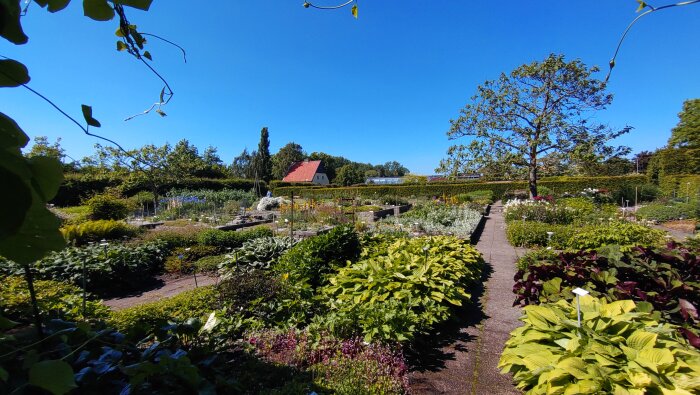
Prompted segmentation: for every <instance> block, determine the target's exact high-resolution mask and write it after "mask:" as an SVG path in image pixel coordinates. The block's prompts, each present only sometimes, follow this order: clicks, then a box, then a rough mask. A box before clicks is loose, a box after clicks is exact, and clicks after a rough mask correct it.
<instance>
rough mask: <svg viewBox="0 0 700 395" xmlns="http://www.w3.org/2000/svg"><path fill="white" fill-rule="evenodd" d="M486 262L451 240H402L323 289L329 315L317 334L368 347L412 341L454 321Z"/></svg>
mask: <svg viewBox="0 0 700 395" xmlns="http://www.w3.org/2000/svg"><path fill="white" fill-rule="evenodd" d="M483 266H484V261H483V259H482V257H481V254H480V253H479V252H478V251H477V250H476V249H475V248H474V247H472V246H471V245H470V244H469V242H468V241H465V240H461V239H458V238H456V237H450V236H435V237H421V238H414V239H398V240H397V241H395V242H394V243H393V244H391V245H390V246H389V247H388V251H387V253H386V254H385V255H379V256H374V257H372V258H368V259H363V260H360V261H359V262H357V263H355V264H352V265H350V266H348V267H344V268H341V269H339V271H338V274H336V275H334V276H331V277H330V279H329V283H330V284H329V285H327V286H325V287H324V288H323V289H322V294H323V295H324V296H325V297H326V298H327V300H328V313H327V314H326V315H325V316H322V317H318V318H317V319H316V321H315V323H314V325H315V327H316V328H321V329H322V330H328V328H331V330H332V331H334V332H335V334H338V335H340V336H342V337H345V336H352V335H362V336H364V338H365V341H371V340H380V341H389V342H395V341H399V342H401V341H407V340H411V339H412V338H413V337H414V336H415V335H416V334H418V333H427V332H428V331H429V330H430V329H432V328H433V327H434V326H435V325H436V324H438V323H440V322H443V321H445V320H447V319H448V318H450V317H451V316H452V314H453V310H454V309H455V308H456V307H458V306H462V304H463V302H468V301H469V300H470V298H471V295H470V294H469V287H470V286H472V285H473V284H475V283H477V282H479V280H480V278H481V273H482V270H483Z"/></svg>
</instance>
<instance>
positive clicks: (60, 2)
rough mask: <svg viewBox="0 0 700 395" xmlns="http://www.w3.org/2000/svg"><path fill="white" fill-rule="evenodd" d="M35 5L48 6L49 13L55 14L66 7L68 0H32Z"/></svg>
mask: <svg viewBox="0 0 700 395" xmlns="http://www.w3.org/2000/svg"><path fill="white" fill-rule="evenodd" d="M34 2H35V3H37V4H39V5H40V6H41V7H46V6H47V5H48V6H49V8H48V10H49V12H57V11H61V10H62V9H64V8H66V7H67V6H68V3H70V0H34Z"/></svg>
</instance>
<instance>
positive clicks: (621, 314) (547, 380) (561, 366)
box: [499, 296, 700, 395]
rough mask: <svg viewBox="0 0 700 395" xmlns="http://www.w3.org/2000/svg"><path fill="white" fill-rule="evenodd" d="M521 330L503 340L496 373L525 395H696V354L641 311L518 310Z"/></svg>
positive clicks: (588, 304)
mask: <svg viewBox="0 0 700 395" xmlns="http://www.w3.org/2000/svg"><path fill="white" fill-rule="evenodd" d="M524 312H525V315H524V316H523V317H522V318H521V320H522V321H523V324H524V325H523V326H521V327H520V328H518V329H516V330H514V331H513V332H512V333H511V336H510V339H509V340H508V341H507V342H506V346H505V349H504V350H503V354H502V355H501V359H500V362H499V368H501V369H502V371H503V372H504V373H512V374H513V378H514V380H515V382H516V383H517V386H518V388H520V389H521V390H523V391H525V392H526V394H532V395H534V394H598V393H606V394H625V395H643V394H679V395H680V394H682V395H690V394H696V393H698V391H700V353H699V352H698V351H696V350H694V349H693V348H691V347H690V346H689V345H688V344H687V343H686V342H685V341H684V340H683V339H682V338H681V337H680V336H679V335H678V332H677V331H676V329H675V328H674V327H673V326H672V325H669V324H663V323H661V322H659V320H658V314H654V313H653V312H652V307H651V305H650V304H648V303H644V302H640V303H638V304H636V305H635V303H634V302H633V301H631V300H619V301H615V302H611V303H608V302H607V301H605V300H604V299H597V298H594V297H591V296H585V297H582V298H581V315H582V317H581V327H579V326H578V323H577V310H576V303H575V302H569V301H565V300H561V301H559V302H557V303H554V304H543V305H539V306H526V307H525V308H524Z"/></svg>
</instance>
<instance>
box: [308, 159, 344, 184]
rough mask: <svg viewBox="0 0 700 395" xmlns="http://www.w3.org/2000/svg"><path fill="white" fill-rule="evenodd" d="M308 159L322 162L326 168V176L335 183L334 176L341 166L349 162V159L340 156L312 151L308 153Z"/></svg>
mask: <svg viewBox="0 0 700 395" xmlns="http://www.w3.org/2000/svg"><path fill="white" fill-rule="evenodd" d="M309 160H320V161H322V162H323V167H324V168H325V169H326V176H328V180H329V181H330V182H331V183H335V176H336V173H337V171H338V169H340V168H341V167H342V166H344V165H347V164H349V163H351V161H350V160H349V159H347V158H344V157H342V156H333V155H330V154H326V153H325V152H312V153H311V154H310V155H309Z"/></svg>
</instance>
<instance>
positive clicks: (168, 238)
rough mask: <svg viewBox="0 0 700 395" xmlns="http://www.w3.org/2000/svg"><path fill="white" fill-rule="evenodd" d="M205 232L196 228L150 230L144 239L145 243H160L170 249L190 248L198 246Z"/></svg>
mask: <svg viewBox="0 0 700 395" xmlns="http://www.w3.org/2000/svg"><path fill="white" fill-rule="evenodd" d="M202 232H204V229H202V228H199V227H195V226H183V227H173V228H169V229H167V230H160V229H155V230H149V231H148V232H146V233H145V234H144V235H143V237H142V239H143V240H144V241H147V242H148V241H160V242H163V243H165V244H166V245H167V246H168V248H175V247H190V246H193V245H195V244H197V240H198V239H199V234H200V233H202Z"/></svg>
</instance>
